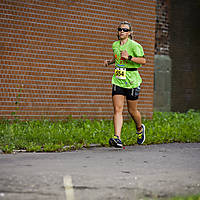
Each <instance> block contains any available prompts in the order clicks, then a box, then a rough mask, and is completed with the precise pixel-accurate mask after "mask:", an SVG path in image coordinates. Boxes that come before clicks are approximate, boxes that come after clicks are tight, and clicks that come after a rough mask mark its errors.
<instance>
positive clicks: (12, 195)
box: [0, 143, 200, 200]
mask: <svg viewBox="0 0 200 200" xmlns="http://www.w3.org/2000/svg"><path fill="white" fill-rule="evenodd" d="M194 193H200V144H199V143H193V144H189V143H187V144H179V143H174V144H163V145H148V146H146V145H141V146H138V145H136V146H132V147H126V149H125V150H118V149H113V148H92V149H84V150H79V151H72V152H64V153H18V154H9V155H5V154H0V199H1V200H11V199H12V200H13V199H14V200H36V199H37V200H40V199H41V200H47V199H48V200H66V199H67V200H96V199H97V200H112V199H115V200H116V199H123V200H129V199H131V200H137V199H138V200H142V199H155V198H157V197H158V198H161V197H169V196H174V195H177V194H194Z"/></svg>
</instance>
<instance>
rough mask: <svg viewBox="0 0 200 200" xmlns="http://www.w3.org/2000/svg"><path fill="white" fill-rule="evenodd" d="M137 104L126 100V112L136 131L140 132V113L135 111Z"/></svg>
mask: <svg viewBox="0 0 200 200" xmlns="http://www.w3.org/2000/svg"><path fill="white" fill-rule="evenodd" d="M137 103H138V100H134V101H133V100H127V105H128V112H129V113H130V115H131V117H132V119H133V120H134V122H135V124H136V129H137V130H140V129H141V127H142V119H141V114H140V112H139V111H138V110H137Z"/></svg>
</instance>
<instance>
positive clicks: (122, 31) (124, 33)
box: [118, 24, 130, 40]
mask: <svg viewBox="0 0 200 200" xmlns="http://www.w3.org/2000/svg"><path fill="white" fill-rule="evenodd" d="M118 34H119V38H120V40H124V39H127V38H128V36H129V35H130V29H129V25H127V24H121V25H120V27H119V28H118Z"/></svg>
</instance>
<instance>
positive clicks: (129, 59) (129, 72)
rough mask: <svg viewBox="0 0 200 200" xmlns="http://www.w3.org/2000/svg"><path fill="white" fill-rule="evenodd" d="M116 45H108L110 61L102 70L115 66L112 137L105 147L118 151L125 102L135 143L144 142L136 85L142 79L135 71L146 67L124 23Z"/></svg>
mask: <svg viewBox="0 0 200 200" xmlns="http://www.w3.org/2000/svg"><path fill="white" fill-rule="evenodd" d="M117 36H118V41H115V42H114V43H113V45H112V48H113V58H112V59H111V60H105V61H104V66H106V67H107V66H108V65H111V64H114V63H115V73H114V74H113V77H112V85H113V86H112V101H113V107H114V116H113V122H114V137H113V138H110V140H109V144H110V145H111V146H114V147H118V148H122V147H123V145H122V141H121V139H120V138H121V129H122V125H123V116H122V112H123V107H124V100H125V98H126V101H127V106H128V112H129V114H130V115H131V117H132V119H133V120H134V122H135V124H136V133H137V136H138V137H137V143H138V144H142V143H143V142H144V141H145V126H144V124H142V120H141V114H140V112H139V111H138V110H137V104H138V97H139V92H140V84H141V83H142V79H141V77H140V74H139V72H138V70H137V69H138V68H139V67H141V65H142V64H145V63H146V59H145V57H144V51H143V48H142V46H141V45H140V44H139V43H137V42H136V41H134V40H132V28H131V24H130V23H128V22H127V21H125V22H122V23H120V25H119V27H118V35H117Z"/></svg>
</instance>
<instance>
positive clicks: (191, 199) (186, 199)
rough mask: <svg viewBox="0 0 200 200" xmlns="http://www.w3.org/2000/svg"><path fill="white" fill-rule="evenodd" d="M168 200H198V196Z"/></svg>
mask: <svg viewBox="0 0 200 200" xmlns="http://www.w3.org/2000/svg"><path fill="white" fill-rule="evenodd" d="M168 200H200V194H197V195H192V196H186V197H173V198H170V199H168Z"/></svg>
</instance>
